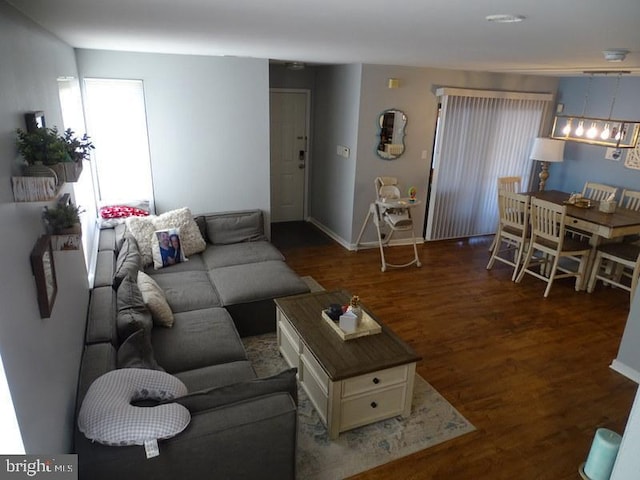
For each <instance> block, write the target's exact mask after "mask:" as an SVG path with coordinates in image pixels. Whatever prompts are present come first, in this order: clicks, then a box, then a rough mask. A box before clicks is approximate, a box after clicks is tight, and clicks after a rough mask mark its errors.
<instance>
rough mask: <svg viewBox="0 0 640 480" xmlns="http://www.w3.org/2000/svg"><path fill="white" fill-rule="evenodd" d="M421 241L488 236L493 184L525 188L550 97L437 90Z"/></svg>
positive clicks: (492, 225) (494, 192)
mask: <svg viewBox="0 0 640 480" xmlns="http://www.w3.org/2000/svg"><path fill="white" fill-rule="evenodd" d="M438 95H439V96H441V97H442V99H441V103H442V108H441V115H440V119H439V121H438V130H437V132H436V142H435V148H434V161H433V177H432V180H431V182H432V183H431V193H430V197H429V207H428V209H429V210H428V214H427V226H426V234H425V238H426V240H440V239H447V238H461V237H470V236H474V235H486V234H489V233H493V232H494V231H495V227H496V224H497V218H498V214H497V211H498V208H497V203H498V202H497V178H498V177H501V176H515V175H518V176H521V177H522V185H525V186H526V185H528V184H529V175H530V172H531V167H532V165H531V163H532V162H531V161H530V160H529V152H530V149H531V145H532V143H533V139H534V138H535V137H537V136H538V135H539V134H540V130H541V125H542V120H543V118H544V114H545V112H546V108H548V105H549V102H550V101H551V100H552V95H551V94H527V93H518V92H492V91H482V90H463V89H451V88H446V89H444V88H443V89H439V90H438Z"/></svg>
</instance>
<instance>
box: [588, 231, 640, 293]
mask: <svg viewBox="0 0 640 480" xmlns="http://www.w3.org/2000/svg"><path fill="white" fill-rule="evenodd" d="M596 252H597V253H596V259H595V261H594V262H593V267H592V269H591V276H590V278H589V284H588V285H587V292H589V293H591V292H593V290H594V288H595V286H596V283H597V281H598V280H601V281H602V282H603V283H604V284H605V285H614V286H616V287H618V288H622V289H624V290H626V291H628V292H629V298H630V300H632V299H633V296H634V294H635V291H636V288H637V286H638V276H639V275H640V245H637V244H634V243H626V242H617V243H605V244H602V245H600V246H599V247H598V248H597V250H596ZM625 279H627V280H625Z"/></svg>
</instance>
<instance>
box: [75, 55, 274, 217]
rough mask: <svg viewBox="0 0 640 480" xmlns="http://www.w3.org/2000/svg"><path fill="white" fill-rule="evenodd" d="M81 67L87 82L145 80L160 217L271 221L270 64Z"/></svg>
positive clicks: (217, 61)
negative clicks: (261, 215)
mask: <svg viewBox="0 0 640 480" xmlns="http://www.w3.org/2000/svg"><path fill="white" fill-rule="evenodd" d="M77 61H78V70H79V72H80V76H81V77H104V78H128V79H142V80H143V82H144V92H145V103H146V109H147V124H148V130H149V143H150V151H151V168H152V175H153V185H154V193H155V200H156V209H157V211H158V213H161V212H166V211H167V210H171V209H173V208H178V207H184V206H188V207H189V208H190V209H191V211H192V212H193V213H206V212H218V211H224V210H238V209H251V208H260V209H262V210H264V211H265V213H266V216H267V219H268V218H269V212H270V190H269V64H268V61H267V60H257V59H246V58H228V57H203V56H190V55H163V54H144V53H128V52H113V51H101V50H78V51H77ZM123 113H125V114H126V112H123ZM89 134H91V132H89Z"/></svg>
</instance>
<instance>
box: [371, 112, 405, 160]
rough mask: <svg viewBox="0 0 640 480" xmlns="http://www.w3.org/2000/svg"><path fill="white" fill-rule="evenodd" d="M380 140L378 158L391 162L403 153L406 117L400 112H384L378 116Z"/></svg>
mask: <svg viewBox="0 0 640 480" xmlns="http://www.w3.org/2000/svg"><path fill="white" fill-rule="evenodd" d="M379 123H380V138H379V141H378V148H377V153H378V156H379V157H380V158H384V159H385V160H393V159H394V158H398V157H399V156H400V155H402V153H403V152H404V128H405V127H406V125H407V116H406V115H405V114H404V112H402V111H400V110H393V109H390V110H385V111H384V112H382V113H381V114H380V120H379Z"/></svg>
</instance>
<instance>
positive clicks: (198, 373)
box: [174, 360, 256, 392]
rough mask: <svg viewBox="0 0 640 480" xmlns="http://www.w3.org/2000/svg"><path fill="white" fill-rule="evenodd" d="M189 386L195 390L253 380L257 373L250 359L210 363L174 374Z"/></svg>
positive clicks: (189, 388)
mask: <svg viewBox="0 0 640 480" xmlns="http://www.w3.org/2000/svg"><path fill="white" fill-rule="evenodd" d="M174 375H175V376H176V377H178V378H179V379H180V380H182V382H183V383H184V384H185V385H186V386H187V390H189V391H190V392H195V391H198V390H203V389H205V388H213V387H222V386H224V385H231V384H232V383H238V382H244V381H245V380H253V379H254V378H256V373H255V371H254V369H253V366H252V365H251V362H250V361H249V360H236V361H235V362H227V363H220V364H218V365H208V366H206V367H202V368H194V369H193V370H186V371H184V372H179V373H175V374H174Z"/></svg>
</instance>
